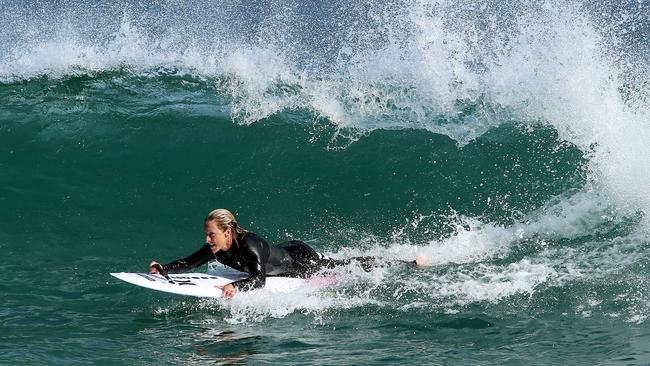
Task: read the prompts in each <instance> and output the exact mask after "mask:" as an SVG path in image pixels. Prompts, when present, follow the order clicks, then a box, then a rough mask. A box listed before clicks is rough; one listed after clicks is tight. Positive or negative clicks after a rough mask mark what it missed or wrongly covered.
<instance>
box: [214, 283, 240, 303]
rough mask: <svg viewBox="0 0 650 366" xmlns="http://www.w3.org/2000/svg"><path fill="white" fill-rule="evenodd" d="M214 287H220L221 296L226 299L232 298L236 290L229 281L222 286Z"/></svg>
mask: <svg viewBox="0 0 650 366" xmlns="http://www.w3.org/2000/svg"><path fill="white" fill-rule="evenodd" d="M214 287H217V288H220V289H221V297H225V298H226V299H230V298H232V297H233V296H235V293H236V292H237V289H236V288H235V286H233V285H232V284H231V283H229V284H227V285H224V286H214Z"/></svg>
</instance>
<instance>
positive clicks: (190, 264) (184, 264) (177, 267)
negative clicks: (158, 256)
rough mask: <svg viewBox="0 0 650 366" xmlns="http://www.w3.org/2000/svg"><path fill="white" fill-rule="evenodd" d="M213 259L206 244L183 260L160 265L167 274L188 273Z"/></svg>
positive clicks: (210, 250)
mask: <svg viewBox="0 0 650 366" xmlns="http://www.w3.org/2000/svg"><path fill="white" fill-rule="evenodd" d="M211 259H214V254H213V253H212V249H210V246H208V245H207V244H206V245H204V246H202V247H201V249H199V250H197V251H196V252H194V253H192V254H190V255H188V256H187V257H185V258H182V259H177V260H175V261H173V262H170V263H167V264H162V265H161V267H162V268H163V270H164V271H166V272H167V273H183V272H187V271H190V270H192V269H194V268H196V267H200V266H202V265H204V264H206V263H208V262H209V261H210V260H211Z"/></svg>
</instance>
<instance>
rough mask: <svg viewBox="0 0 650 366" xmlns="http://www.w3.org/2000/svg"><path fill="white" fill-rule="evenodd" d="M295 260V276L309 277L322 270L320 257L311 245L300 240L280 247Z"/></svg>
mask: <svg viewBox="0 0 650 366" xmlns="http://www.w3.org/2000/svg"><path fill="white" fill-rule="evenodd" d="M279 246H280V247H282V248H284V249H285V250H286V251H287V253H289V256H291V258H292V259H293V262H294V268H295V269H296V272H297V273H295V275H297V276H299V277H309V276H311V275H313V274H314V273H316V272H318V271H319V270H320V269H321V260H320V255H319V254H318V253H317V252H316V251H315V250H314V249H313V248H312V247H310V246H309V245H307V244H305V243H303V242H302V241H300V240H291V241H288V242H286V243H282V244H280V245H279Z"/></svg>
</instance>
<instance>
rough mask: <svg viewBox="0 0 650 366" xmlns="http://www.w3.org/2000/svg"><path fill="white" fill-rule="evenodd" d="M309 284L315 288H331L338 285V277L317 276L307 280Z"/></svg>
mask: <svg viewBox="0 0 650 366" xmlns="http://www.w3.org/2000/svg"><path fill="white" fill-rule="evenodd" d="M307 283H308V284H310V285H314V286H319V287H321V286H329V285H333V284H335V283H336V276H316V277H310V278H308V279H307Z"/></svg>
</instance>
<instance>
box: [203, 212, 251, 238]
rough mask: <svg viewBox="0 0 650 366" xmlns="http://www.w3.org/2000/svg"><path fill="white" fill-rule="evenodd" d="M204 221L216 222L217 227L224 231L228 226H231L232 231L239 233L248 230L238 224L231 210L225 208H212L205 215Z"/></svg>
mask: <svg viewBox="0 0 650 366" xmlns="http://www.w3.org/2000/svg"><path fill="white" fill-rule="evenodd" d="M205 222H214V223H216V224H217V227H219V229H221V230H222V231H226V230H227V229H228V228H231V229H232V231H233V232H234V233H237V234H239V235H241V234H244V233H247V232H248V230H246V229H244V228H243V227H240V226H239V224H238V223H237V220H235V216H234V215H233V214H232V212H230V211H228V210H226V209H225V208H218V209H216V210H212V211H211V212H210V213H209V214H208V216H206V217H205Z"/></svg>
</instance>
